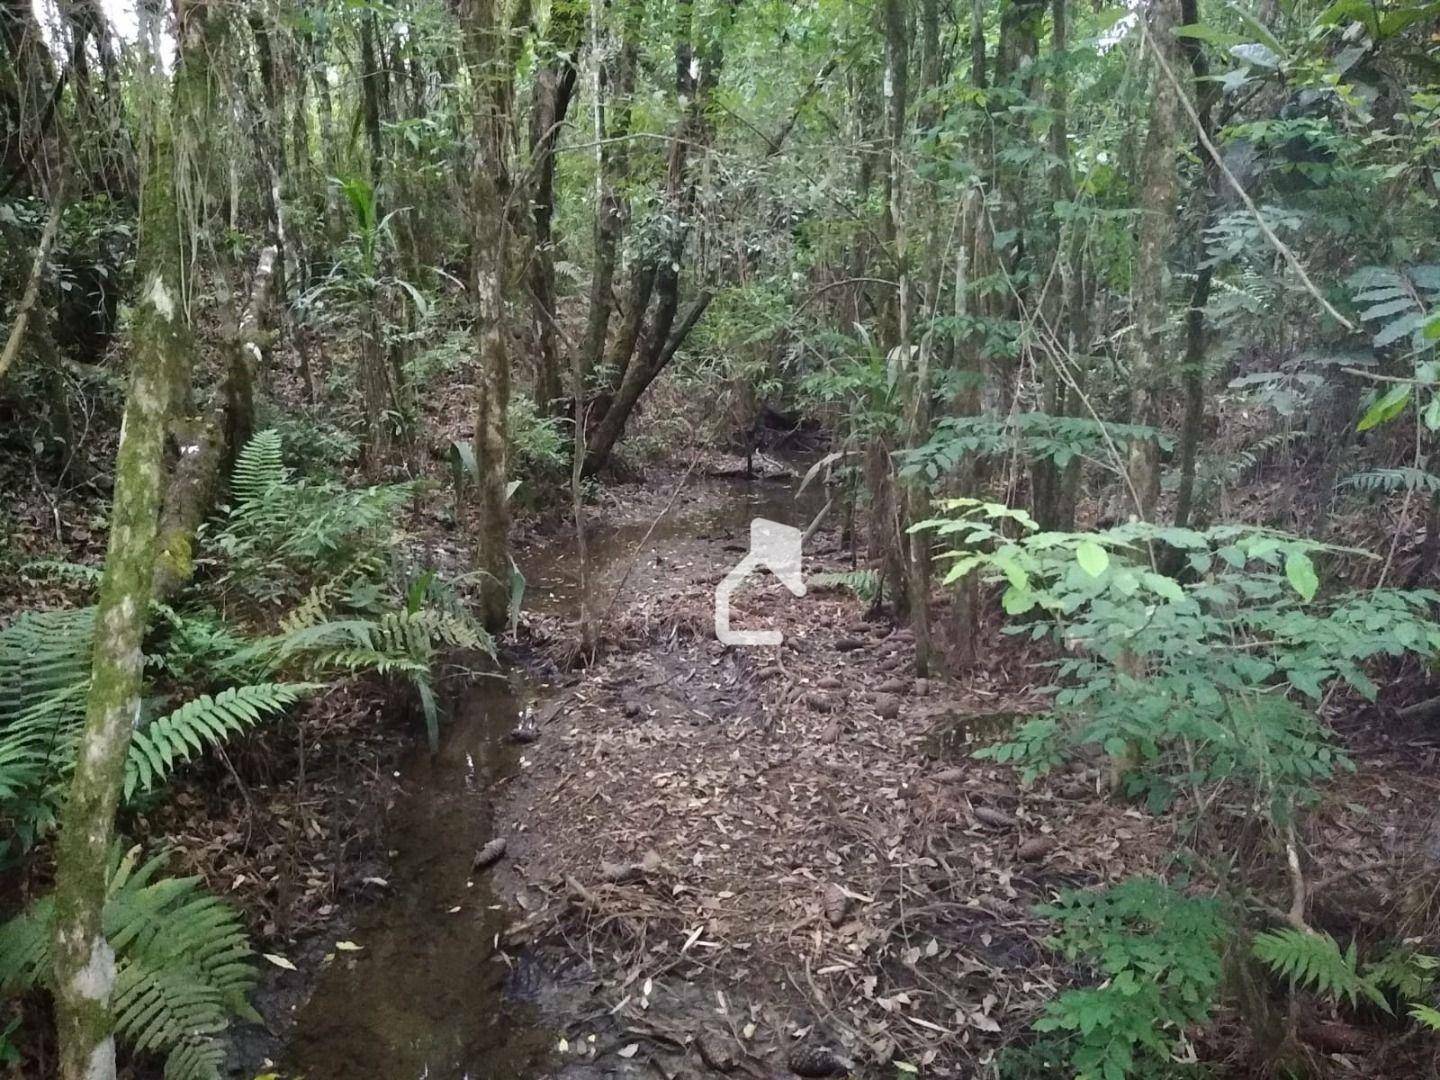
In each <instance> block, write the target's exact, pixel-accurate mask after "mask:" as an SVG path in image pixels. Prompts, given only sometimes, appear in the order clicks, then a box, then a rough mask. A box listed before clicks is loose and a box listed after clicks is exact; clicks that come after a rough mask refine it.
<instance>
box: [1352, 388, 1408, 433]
mask: <svg viewBox="0 0 1440 1080" xmlns="http://www.w3.org/2000/svg"><path fill="white" fill-rule="evenodd" d="M1409 400H1410V384H1409V383H1405V384H1403V385H1400V386H1393V387H1391V388H1390V389H1389V390H1388V391H1387V392H1386V393H1385V394H1384V395H1383V396H1381V397H1380V399H1379V400H1377V401H1376V402H1375V404H1373V405H1371V406H1370V408H1368V409H1367V410H1365V415H1364V416H1362V417H1361V418H1360V423H1359V424H1358V425H1357V426H1356V428H1355V430H1356V431H1369V430H1370V429H1371V428H1373V427H1375V426H1376V425H1377V424H1383V423H1385V421H1387V420H1389V419H1391V418H1392V417H1394V416H1398V415H1399V414H1400V412H1401V410H1402V409H1404V408H1405V403H1406V402H1407V401H1409Z"/></svg>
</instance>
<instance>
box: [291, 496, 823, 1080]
mask: <svg viewBox="0 0 1440 1080" xmlns="http://www.w3.org/2000/svg"><path fill="white" fill-rule="evenodd" d="M794 487H795V484H794V482H793V481H790V482H783V483H780V482H766V481H756V482H753V483H744V482H738V481H737V482H718V481H692V483H691V485H690V489H689V490H687V491H686V492H682V493H681V495H680V497H679V498H678V499H677V500H676V504H675V506H674V507H672V509H671V510H670V512H669V514H668V515H666V517H665V519H664V520H662V521H661V522H660V524H659V525H658V526H656V527H655V529H654V531H653V533H651V535H650V539H649V542H648V543H647V545H646V550H645V551H643V552H641V553H640V556H639V559H638V561H636V563H635V570H634V571H633V573H632V575H631V578H630V579H629V581H628V582H627V586H626V591H627V594H630V593H633V592H634V591H635V590H636V589H637V588H644V587H645V585H646V583H647V581H648V577H647V574H648V571H646V570H645V568H646V567H647V566H659V565H668V566H672V567H673V566H683V567H694V566H697V565H705V566H712V567H716V568H718V567H721V566H723V565H724V564H727V563H733V562H736V561H738V560H739V558H740V553H741V552H743V550H744V546H745V545H746V544H747V543H748V539H749V523H750V519H751V518H753V517H756V516H761V517H769V518H772V519H774V520H777V521H782V522H785V523H787V524H791V525H798V526H800V527H803V526H804V525H806V524H808V516H807V515H813V514H814V513H815V507H814V502H815V500H814V499H813V498H809V497H808V496H810V495H811V494H812V493H811V492H808V491H807V492H806V496H807V498H805V499H803V500H801V501H799V502H797V501H796V500H795V498H794V497H793V491H794ZM649 526H650V522H649V521H648V520H647V521H643V522H627V523H626V524H624V525H621V526H618V527H616V528H612V529H607V530H597V534H596V535H594V536H592V538H591V541H590V544H589V548H590V556H591V571H592V583H593V584H592V587H593V588H595V589H596V595H597V596H598V597H599V598H600V606H603V605H604V604H605V603H606V602H608V600H609V598H610V596H611V594H612V593H613V592H614V589H615V587H616V586H617V584H618V583H619V581H620V579H621V578H622V576H623V575H624V573H625V571H626V568H627V567H629V566H630V565H631V561H632V558H633V557H634V555H635V549H636V545H637V544H638V543H639V542H640V541H641V539H642V538H643V537H644V536H645V533H646V531H647V530H648V529H649ZM522 563H523V570H524V572H525V575H526V577H527V579H528V585H527V595H526V600H525V602H526V606H527V607H530V608H533V609H536V610H541V611H545V612H546V613H548V614H551V615H559V616H563V617H567V618H574V617H575V614H576V612H577V611H578V609H579V593H580V590H579V575H578V567H577V565H576V564H577V559H576V558H575V556H574V550H573V540H572V541H570V542H556V543H554V544H551V545H547V546H544V547H543V548H542V549H540V550H535V551H532V552H531V553H530V556H529V557H528V558H525V559H523V560H522ZM637 578H639V579H643V580H638V581H637ZM622 602H623V600H622ZM559 693H560V691H559V689H558V688H556V687H553V686H550V685H547V684H540V683H534V682H532V681H530V680H529V679H528V678H527V677H526V676H525V675H524V674H523V673H521V672H519V671H513V670H512V671H502V672H501V673H500V674H497V675H491V676H477V677H475V678H474V679H473V680H472V681H471V682H469V683H468V684H467V685H466V686H465V687H464V688H463V689H462V690H461V691H460V693H459V694H458V695H457V700H456V701H455V702H454V703H453V704H452V706H451V716H450V720H449V722H448V723H447V724H446V725H445V726H444V727H443V728H442V729H441V740H440V747H439V751H438V752H437V753H436V754H434V755H433V756H432V755H431V754H430V753H429V752H428V750H426V749H425V748H424V747H423V745H422V746H421V747H418V748H417V749H416V750H415V751H414V752H412V753H411V754H410V755H409V756H408V757H407V759H406V761H405V762H404V763H403V765H402V766H401V778H402V784H403V790H404V792H405V795H404V796H403V798H402V800H401V803H400V804H399V805H398V806H397V807H396V810H395V812H394V816H393V818H392V819H391V821H390V822H388V823H387V828H386V840H387V843H388V844H389V845H390V847H391V849H392V850H393V851H394V852H395V854H394V857H393V859H392V867H391V875H390V878H389V885H390V888H389V890H388V892H387V897H386V899H385V900H384V901H382V902H380V903H378V904H376V905H374V906H373V907H370V908H366V909H364V910H362V911H361V913H360V914H359V917H358V922H357V925H356V926H355V928H354V930H353V932H351V934H350V935H349V936H350V937H351V938H352V939H353V941H354V942H355V943H356V944H358V945H359V946H360V949H359V951H340V952H336V953H334V955H333V958H332V959H331V960H330V962H329V963H328V964H327V965H326V966H325V967H323V968H322V970H321V971H320V973H319V974H318V975H317V976H316V981H315V985H314V989H313V992H312V993H311V995H310V998H309V1000H308V1001H307V1002H306V1003H305V1004H304V1005H303V1006H302V1007H301V1008H300V1011H299V1013H298V1015H297V1020H296V1025H295V1028H294V1031H293V1032H292V1034H291V1038H290V1042H289V1046H288V1050H287V1053H286V1055H285V1058H284V1060H282V1062H281V1064H282V1066H284V1067H285V1068H286V1072H287V1075H289V1074H291V1073H293V1074H298V1075H301V1076H303V1077H305V1078H306V1080H341V1078H345V1080H354V1078H360V1077H375V1078H383V1080H408V1078H416V1080H535V1078H537V1077H542V1076H545V1075H546V1074H547V1069H548V1064H549V1059H550V1056H551V1053H552V1049H553V1047H554V1045H555V1041H556V1040H555V1037H554V1035H553V1033H552V1032H551V1031H550V1030H549V1029H547V1027H546V1017H544V1016H543V1015H541V1013H540V1011H539V1009H538V1008H537V1007H536V1006H535V1005H534V1004H531V1003H530V1002H529V1001H528V1000H524V999H528V998H532V997H533V996H534V994H533V990H534V988H533V987H529V988H528V990H529V991H530V992H524V993H514V992H512V991H513V990H514V989H515V984H516V982H517V981H518V982H519V983H520V984H522V986H523V984H525V982H526V980H527V979H529V980H533V979H534V978H536V977H537V975H536V973H535V972H529V973H526V972H523V971H522V972H519V973H516V974H518V979H517V977H516V974H512V972H511V970H510V968H509V967H507V965H506V964H505V963H503V962H501V961H500V958H499V956H498V955H497V953H498V949H497V942H498V939H499V935H500V933H501V932H502V930H503V928H504V927H505V926H506V924H507V923H508V922H509V921H510V918H511V915H510V913H509V912H508V911H507V909H506V908H505V906H504V905H503V904H501V903H500V901H499V899H498V898H497V896H496V895H495V893H494V892H493V891H492V890H491V887H490V885H489V884H488V880H487V879H488V876H489V875H488V874H486V873H485V872H483V871H481V872H478V873H475V872H472V861H473V858H474V855H475V852H477V851H478V850H479V849H480V848H481V847H483V846H484V845H485V844H486V842H488V841H489V840H490V839H491V837H492V828H493V819H494V813H495V806H494V804H495V801H496V798H497V796H498V793H499V789H500V787H501V786H502V785H503V784H504V783H505V782H506V781H507V780H508V779H509V778H511V777H512V776H514V775H515V772H516V769H517V767H518V762H519V757H520V753H521V751H522V749H523V747H520V746H518V745H516V744H515V743H513V742H512V741H511V740H510V738H509V736H510V732H511V731H512V730H513V729H514V728H515V726H516V724H517V721H518V720H519V718H520V715H521V712H522V710H523V709H524V708H526V707H528V708H531V709H534V710H539V709H540V708H541V707H543V706H544V705H545V704H546V702H547V701H550V700H553V699H554V698H555V697H556V696H557V695H558V694H559ZM523 966H524V965H522V967H523ZM566 1075H567V1077H568V1076H570V1075H572V1074H571V1073H570V1072H567V1074H566ZM593 1075H595V1076H600V1075H602V1073H601V1072H600V1071H598V1070H597V1071H595V1072H594V1074H593Z"/></svg>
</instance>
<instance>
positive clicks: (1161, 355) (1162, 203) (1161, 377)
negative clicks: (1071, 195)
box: [1128, 0, 1179, 521]
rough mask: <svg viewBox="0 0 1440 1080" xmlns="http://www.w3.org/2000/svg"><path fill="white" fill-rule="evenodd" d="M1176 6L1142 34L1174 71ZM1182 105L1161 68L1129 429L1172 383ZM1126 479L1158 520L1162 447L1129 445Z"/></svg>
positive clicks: (1148, 166)
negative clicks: (1170, 303)
mask: <svg viewBox="0 0 1440 1080" xmlns="http://www.w3.org/2000/svg"><path fill="white" fill-rule="evenodd" d="M1177 11H1178V5H1177V4H1176V3H1175V0H1155V2H1154V3H1153V4H1152V5H1151V7H1150V10H1149V14H1148V18H1146V20H1145V22H1144V24H1142V27H1141V33H1142V34H1145V35H1147V36H1148V37H1149V38H1150V40H1151V41H1152V42H1153V43H1154V46H1155V51H1156V52H1158V53H1159V55H1160V56H1162V57H1164V58H1165V61H1166V63H1168V64H1170V66H1171V67H1172V69H1173V67H1174V66H1175V64H1174V59H1175V57H1176V56H1177V55H1178V52H1177V49H1176V47H1175V33H1174V29H1175V25H1176V14H1177ZM1178 116H1179V102H1178V101H1177V99H1176V96H1175V90H1174V87H1173V86H1172V85H1171V83H1170V80H1169V79H1168V78H1166V76H1165V73H1164V72H1163V71H1162V70H1160V66H1159V64H1158V63H1156V64H1153V65H1152V69H1151V79H1150V123H1149V127H1148V130H1147V131H1146V133H1145V146H1144V149H1143V151H1142V154H1141V160H1140V206H1139V209H1140V224H1139V235H1138V237H1137V242H1136V253H1135V273H1134V278H1133V285H1132V294H1133V303H1134V309H1135V344H1136V351H1135V364H1134V379H1135V399H1134V409H1133V415H1132V421H1133V422H1134V423H1136V424H1146V425H1151V426H1154V425H1156V424H1158V422H1159V420H1160V399H1161V397H1162V396H1163V395H1164V394H1165V392H1166V388H1167V385H1168V382H1169V376H1170V371H1169V365H1168V364H1167V363H1166V360H1165V351H1164V350H1165V317H1166V305H1165V300H1166V296H1167V294H1168V291H1169V290H1168V288H1167V285H1168V281H1169V274H1168V272H1167V268H1166V265H1165V256H1166V252H1167V251H1168V250H1169V243H1170V237H1171V235H1172V233H1173V232H1174V228H1173V224H1174V216H1175V187H1176V170H1175V137H1176V129H1177V124H1178ZM1128 472H1129V480H1130V486H1131V489H1132V494H1133V496H1134V498H1135V501H1136V503H1137V505H1136V507H1135V510H1136V513H1137V515H1138V516H1139V517H1140V518H1141V519H1142V520H1145V521H1151V520H1153V519H1154V517H1155V504H1156V503H1157V502H1158V500H1159V498H1160V444H1159V443H1158V441H1157V440H1155V439H1136V440H1135V441H1134V443H1133V444H1132V445H1131V449H1130V460H1129V463H1128Z"/></svg>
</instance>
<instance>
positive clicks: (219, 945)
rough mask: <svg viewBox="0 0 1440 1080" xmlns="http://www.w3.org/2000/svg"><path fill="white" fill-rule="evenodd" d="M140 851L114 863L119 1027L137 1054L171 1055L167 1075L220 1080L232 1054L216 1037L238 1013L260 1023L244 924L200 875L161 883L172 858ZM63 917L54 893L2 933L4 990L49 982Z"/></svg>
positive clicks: (111, 931)
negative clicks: (251, 998) (252, 998)
mask: <svg viewBox="0 0 1440 1080" xmlns="http://www.w3.org/2000/svg"><path fill="white" fill-rule="evenodd" d="M138 853H139V849H138V848H136V849H132V850H131V851H129V852H127V853H126V854H125V855H124V856H123V857H118V858H116V857H113V856H112V860H113V861H112V865H111V873H110V879H109V885H108V888H107V896H106V901H105V937H106V940H107V941H109V943H110V947H111V948H112V949H113V950H114V952H115V989H114V998H113V1005H114V1009H115V1017H116V1030H117V1032H118V1034H119V1035H120V1037H121V1038H122V1039H123V1040H124V1041H125V1042H126V1043H127V1044H129V1045H131V1046H133V1047H134V1048H135V1049H136V1050H137V1051H142V1052H144V1051H159V1052H163V1053H167V1054H168V1055H169V1059H168V1060H167V1062H166V1066H165V1075H166V1076H167V1077H174V1078H176V1080H216V1078H218V1077H219V1076H220V1075H221V1073H220V1068H221V1066H222V1064H223V1061H224V1053H223V1047H221V1044H220V1043H218V1042H217V1041H216V1040H215V1039H214V1038H213V1036H215V1035H217V1034H219V1033H220V1032H222V1031H223V1030H225V1027H226V1026H227V1024H228V1023H229V1018H230V1017H231V1016H232V1015H239V1016H245V1017H253V1016H254V1011H253V1010H252V1009H251V1008H250V1006H249V1005H248V1004H247V1003H246V1001H245V995H246V994H247V993H248V992H249V991H250V989H251V988H252V987H253V986H254V985H255V971H254V968H253V967H252V966H251V965H250V963H249V962H248V961H249V958H250V956H251V955H252V954H251V950H250V945H249V942H248V940H247V939H246V935H245V929H244V926H243V924H242V923H241V921H240V919H239V916H238V915H236V913H235V911H234V910H233V909H232V908H230V907H229V906H228V905H227V904H225V903H224V902H223V901H221V900H218V899H216V898H215V897H213V896H210V895H209V894H207V893H205V892H204V890H203V889H201V888H200V885H199V882H200V879H199V878H195V877H187V878H167V877H160V876H159V872H160V870H161V869H162V867H163V866H164V864H165V862H166V857H165V856H163V855H162V856H158V857H156V858H153V859H151V860H149V861H148V862H146V863H144V864H143V865H139V866H137V865H136V864H137V861H138ZM54 918H55V905H54V900H53V898H52V897H48V896H47V897H44V898H42V899H40V900H37V901H36V902H35V903H34V904H32V905H31V906H30V908H29V909H28V910H27V911H25V912H24V913H23V914H21V915H19V916H17V917H16V918H14V919H11V920H10V921H9V922H7V923H5V924H4V925H3V926H0V987H3V988H4V989H6V990H7V991H10V992H17V991H22V990H25V989H28V988H29V987H32V986H35V985H47V984H48V982H49V979H50V976H51V969H50V939H51V934H52V932H53V927H54Z"/></svg>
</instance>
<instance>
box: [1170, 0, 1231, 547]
mask: <svg viewBox="0 0 1440 1080" xmlns="http://www.w3.org/2000/svg"><path fill="white" fill-rule="evenodd" d="M1180 18H1181V20H1182V23H1183V24H1184V25H1187V26H1189V25H1193V24H1195V23H1197V22H1199V21H1200V15H1199V7H1198V4H1197V0H1180ZM1180 49H1181V51H1183V52H1184V54H1185V57H1186V59H1188V60H1189V61H1190V70H1191V72H1192V73H1193V74H1194V77H1195V111H1196V113H1197V114H1198V115H1199V117H1200V127H1201V130H1202V131H1203V132H1204V137H1203V138H1202V137H1198V136H1197V142H1199V144H1200V145H1198V146H1197V147H1196V157H1197V159H1198V160H1199V161H1202V162H1204V168H1203V170H1202V173H1201V177H1202V184H1203V191H1202V194H1201V199H1202V206H1203V210H1202V211H1201V215H1200V218H1201V221H1200V227H1199V228H1198V229H1196V230H1195V235H1194V241H1193V243H1192V245H1191V246H1192V250H1193V251H1194V253H1195V254H1194V259H1195V267H1196V268H1195V284H1194V287H1193V288H1192V289H1191V291H1190V303H1189V306H1188V307H1186V309H1185V358H1184V360H1183V362H1182V366H1181V369H1180V378H1181V381H1182V384H1183V386H1184V388H1185V419H1184V421H1183V423H1182V426H1181V429H1180V486H1179V490H1178V491H1177V492H1176V496H1175V524H1176V525H1178V526H1180V527H1181V528H1184V527H1186V526H1187V525H1189V524H1190V518H1191V516H1192V515H1193V514H1194V509H1195V463H1196V460H1197V458H1198V457H1199V454H1200V440H1201V435H1202V433H1203V431H1204V427H1205V348H1206V331H1205V308H1206V305H1208V304H1209V302H1210V287H1211V283H1212V282H1213V280H1214V276H1215V268H1214V267H1213V266H1209V265H1206V266H1201V265H1199V264H1200V263H1201V262H1202V261H1204V259H1205V234H1206V232H1207V231H1208V230H1209V228H1210V225H1211V223H1212V222H1213V221H1214V218H1215V209H1216V207H1217V206H1218V205H1219V200H1220V169H1219V167H1218V166H1217V165H1216V164H1215V159H1214V158H1213V157H1212V156H1211V155H1210V154H1209V153H1208V152H1207V151H1206V149H1205V146H1204V141H1205V138H1209V139H1210V140H1211V141H1213V139H1214V134H1215V132H1214V125H1215V120H1214V112H1215V99H1216V96H1217V88H1216V84H1215V83H1214V82H1213V81H1212V80H1211V79H1210V64H1209V61H1208V60H1207V59H1206V57H1205V49H1204V47H1203V45H1202V44H1201V43H1200V42H1199V41H1197V40H1196V39H1194V38H1189V37H1187V38H1185V39H1183V40H1182V41H1181V43H1180Z"/></svg>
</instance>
